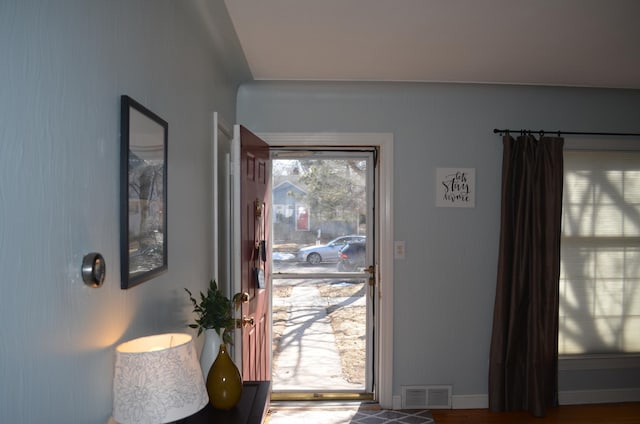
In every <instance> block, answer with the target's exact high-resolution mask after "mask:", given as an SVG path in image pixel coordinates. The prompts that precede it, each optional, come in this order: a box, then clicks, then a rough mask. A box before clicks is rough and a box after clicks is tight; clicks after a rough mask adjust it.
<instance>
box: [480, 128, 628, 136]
mask: <svg viewBox="0 0 640 424" xmlns="http://www.w3.org/2000/svg"><path fill="white" fill-rule="evenodd" d="M493 133H494V134H500V135H502V134H504V133H528V134H534V133H538V134H540V135H544V134H557V135H558V137H560V136H561V135H604V136H613V137H640V134H639V133H617V132H582V131H560V130H557V131H548V130H539V131H531V130H508V129H504V130H501V129H498V128H494V129H493Z"/></svg>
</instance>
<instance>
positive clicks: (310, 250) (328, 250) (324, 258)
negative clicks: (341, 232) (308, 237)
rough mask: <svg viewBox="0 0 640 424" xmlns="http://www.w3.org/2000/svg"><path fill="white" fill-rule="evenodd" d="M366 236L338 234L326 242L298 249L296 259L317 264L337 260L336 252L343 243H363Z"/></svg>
mask: <svg viewBox="0 0 640 424" xmlns="http://www.w3.org/2000/svg"><path fill="white" fill-rule="evenodd" d="M366 240H367V237H366V236H359V235H349V236H340V237H336V238H334V239H333V240H331V241H330V242H329V243H327V244H320V245H315V246H307V247H303V248H302V249H300V250H299V251H298V254H297V255H296V259H297V260H299V261H301V262H305V261H306V262H308V263H310V264H311V265H318V264H319V263H320V262H337V261H338V259H339V257H338V253H339V252H340V249H341V248H343V247H344V245H345V244H348V243H353V242H361V243H364V242H365V241H366Z"/></svg>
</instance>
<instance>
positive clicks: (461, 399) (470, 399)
mask: <svg viewBox="0 0 640 424" xmlns="http://www.w3.org/2000/svg"><path fill="white" fill-rule="evenodd" d="M488 407H489V395H453V396H451V409H487V408H488Z"/></svg>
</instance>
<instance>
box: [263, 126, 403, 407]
mask: <svg viewBox="0 0 640 424" xmlns="http://www.w3.org/2000/svg"><path fill="white" fill-rule="evenodd" d="M256 135H257V136H258V137H260V138H261V139H263V140H264V141H266V142H267V143H268V144H270V145H273V146H283V147H288V146H300V147H312V146H313V147H324V146H326V147H335V146H375V147H377V148H378V149H379V155H378V164H377V167H378V168H377V169H378V180H377V181H378V185H377V186H376V191H377V192H378V198H377V199H376V202H377V204H376V210H377V212H378V213H377V215H376V218H377V220H376V225H377V228H376V232H375V234H376V237H377V238H378V239H379V245H378V246H377V248H378V249H379V261H380V262H379V263H377V264H376V270H377V273H376V277H377V281H376V287H377V289H378V291H377V296H376V302H377V303H376V311H377V315H376V328H377V329H378V331H377V338H376V351H377V353H378V355H377V357H376V364H375V367H376V370H377V374H376V376H377V381H376V388H375V391H376V393H375V395H376V399H377V400H378V402H379V403H380V406H381V407H382V408H385V409H391V408H392V407H393V134H391V133H256Z"/></svg>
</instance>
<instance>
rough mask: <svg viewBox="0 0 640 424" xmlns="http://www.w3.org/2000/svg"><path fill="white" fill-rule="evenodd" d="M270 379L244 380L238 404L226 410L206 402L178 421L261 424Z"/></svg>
mask: <svg viewBox="0 0 640 424" xmlns="http://www.w3.org/2000/svg"><path fill="white" fill-rule="evenodd" d="M270 395H271V382H270V381H245V382H244V383H242V397H241V398H240V402H238V404H237V405H236V406H235V407H234V408H232V409H230V410H228V411H221V410H219V409H215V408H214V407H213V406H211V404H207V406H205V407H204V408H203V409H202V410H200V412H198V413H196V414H195V415H192V416H190V417H188V418H185V419H183V420H180V421H178V423H180V424H209V423H216V424H262V422H263V421H264V418H265V416H266V413H267V410H268V409H269V399H270Z"/></svg>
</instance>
